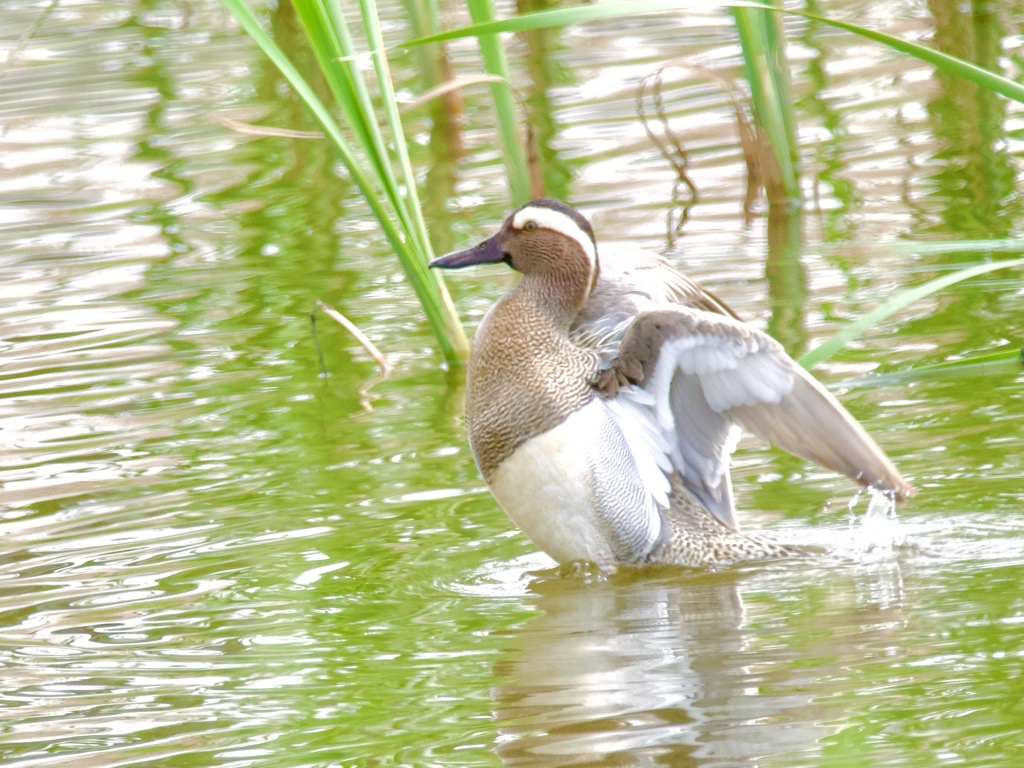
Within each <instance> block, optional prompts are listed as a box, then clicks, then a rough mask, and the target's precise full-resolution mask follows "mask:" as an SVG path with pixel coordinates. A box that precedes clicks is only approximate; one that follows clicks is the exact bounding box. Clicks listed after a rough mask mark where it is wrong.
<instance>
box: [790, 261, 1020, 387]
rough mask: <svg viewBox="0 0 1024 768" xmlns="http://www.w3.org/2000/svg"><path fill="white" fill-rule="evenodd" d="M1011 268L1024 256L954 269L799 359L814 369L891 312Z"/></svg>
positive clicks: (873, 312)
mask: <svg viewBox="0 0 1024 768" xmlns="http://www.w3.org/2000/svg"><path fill="white" fill-rule="evenodd" d="M1010 267H1024V258H1020V259H1007V260H1006V261H997V262H993V263H990V264H978V265H976V266H973V267H967V268H966V269H960V270H957V271H956V272H951V273H950V274H948V275H943V276H942V277H937V278H935V279H934V280H929V281H928V282H927V283H923V284H921V285H918V286H915V287H913V288H909V289H907V290H905V291H903V292H902V293H900V294H898V295H896V296H894V297H893V298H891V299H889V301H887V302H885V304H882V305H881V306H879V307H876V308H875V309H873V310H871V311H870V312H868V313H867V314H866V315H864V316H863V317H860V318H858V319H857V320H855V321H853V322H852V323H850V324H849V325H847V326H846V327H845V328H843V329H842V330H841V331H839V332H838V333H837V334H835V335H834V336H832V337H831V338H830V339H829V340H828V341H826V342H824V343H823V344H821V345H820V346H818V347H815V348H814V349H812V350H811V351H810V352H808V353H807V354H806V355H804V356H803V357H801V358H800V359H799V360H798V361H797V362H798V363H800V365H802V366H803V367H804V368H806V369H808V370H810V369H811V368H813V367H814V366H816V365H817V364H818V363H821V362H824V361H825V360H828V359H829V358H830V357H832V356H833V355H834V354H835V353H836V352H838V351H839V350H840V349H842V348H843V347H845V346H846V345H847V344H848V343H849V342H850V341H852V340H853V339H855V338H857V337H858V336H860V335H861V334H863V333H864V332H865V331H868V330H870V329H871V328H874V327H875V326H876V325H878V324H879V323H881V322H882V321H883V320H885V319H886V318H887V317H889V315H892V314H893V313H895V312H899V311H900V310H902V309H906V308H907V307H909V306H910V305H911V304H913V303H915V302H917V301H920V300H921V299H923V298H925V297H927V296H931V295H932V294H933V293H937V292H938V291H941V290H942V289H943V288H948V287H949V286H951V285H955V284H956V283H959V282H962V281H964V280H969V279H971V278H972V277H977V276H978V275H984V274H986V273H988V272H994V271H995V270H997V269H1009V268H1010Z"/></svg>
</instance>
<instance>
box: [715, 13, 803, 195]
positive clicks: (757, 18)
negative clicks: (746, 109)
mask: <svg viewBox="0 0 1024 768" xmlns="http://www.w3.org/2000/svg"><path fill="white" fill-rule="evenodd" d="M732 12H733V19H734V20H735V22H736V30H737V32H738V33H739V37H740V46H741V49H742V51H743V64H744V70H745V72H746V75H747V82H749V83H750V98H751V102H752V103H753V106H754V113H755V114H756V115H757V122H758V124H759V125H760V126H761V128H762V130H764V132H765V134H766V135H767V137H768V141H769V143H770V144H771V146H772V150H773V152H774V155H775V160H776V163H777V164H778V169H779V176H780V181H781V183H782V191H783V193H784V194H785V196H786V199H787V200H788V201H789V204H790V205H793V206H796V205H799V204H800V197H801V195H800V182H799V180H798V178H797V160H798V158H799V154H800V153H799V146H798V144H797V138H796V130H795V126H794V121H793V118H792V103H793V97H792V95H791V94H790V88H789V69H788V67H787V65H786V62H785V53H784V49H782V46H783V45H784V42H783V38H782V36H781V35H780V34H778V33H777V31H774V28H776V26H777V25H778V16H776V15H773V14H772V15H770V14H771V11H770V9H767V8H746V7H744V8H733V9H732ZM774 194H775V193H774V192H773V190H771V189H769V190H768V198H769V201H770V202H774V201H773V197H774Z"/></svg>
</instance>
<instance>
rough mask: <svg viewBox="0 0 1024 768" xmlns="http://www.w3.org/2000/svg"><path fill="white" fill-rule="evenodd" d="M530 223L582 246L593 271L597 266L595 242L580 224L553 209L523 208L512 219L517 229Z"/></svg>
mask: <svg viewBox="0 0 1024 768" xmlns="http://www.w3.org/2000/svg"><path fill="white" fill-rule="evenodd" d="M528 221H535V222H537V226H538V227H545V228H546V229H551V230H554V231H555V232H559V233H561V234H563V235H565V236H566V237H569V238H572V239H573V240H575V241H576V242H577V243H579V244H580V248H582V249H583V252H584V253H585V254H587V258H588V259H589V260H590V264H591V267H590V268H591V270H593V268H594V266H596V265H597V249H595V248H594V241H593V240H591V239H590V235H588V234H587V233H586V232H584V231H583V230H582V229H580V225H579V224H577V223H576V222H575V221H573V220H572V219H570V218H569V217H568V216H566V215H565V214H564V213H562V212H561V211H556V210H554V209H552V208H541V207H539V206H529V207H527V208H523V210H521V211H519V212H518V213H517V214H516V215H515V218H513V219H512V226H513V227H514V228H515V229H522V228H523V226H524V225H525V224H526V222H528Z"/></svg>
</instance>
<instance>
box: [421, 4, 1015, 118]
mask: <svg viewBox="0 0 1024 768" xmlns="http://www.w3.org/2000/svg"><path fill="white" fill-rule="evenodd" d="M713 7H719V8H770V9H771V10H773V11H775V12H777V13H787V14H791V15H793V16H801V17H803V18H805V19H813V20H815V21H819V22H821V23H823V24H829V25H831V26H834V27H838V28H839V29H844V30H846V31H847V32H852V33H854V34H856V35H861V36H862V37H866V38H868V39H870V40H874V41H876V42H879V43H882V44H883V45H887V46H889V47H890V48H892V49H894V50H897V51H901V52H902V53H906V54H909V55H910V56H913V57H915V58H918V59H921V60H922V61H925V62H928V63H929V64H933V65H934V66H936V67H938V68H939V69H942V70H944V71H946V72H951V73H953V74H955V75H960V76H961V77H964V78H966V79H967V80H970V81H971V82H973V83H976V84H977V85H980V86H982V87H983V88H988V89H989V90H991V91H994V92H996V93H999V94H1002V95H1003V96H1006V97H1007V98H1008V99H1013V100H1014V101H1019V102H1022V103H1024V85H1021V84H1019V83H1015V82H1014V81H1013V80H1010V79H1009V78H1006V77H1003V76H1001V75H997V74H996V73H995V72H991V71H989V70H987V69H984V68H982V67H979V66H977V65H975V64H971V63H970V62H968V61H964V60H963V59H958V58H956V57H955V56H950V55H949V54H945V53H941V52H939V51H936V50H934V49H932V48H928V47H926V46H923V45H918V44H917V43H912V42H910V41H909V40H901V39H900V38H898V37H893V36H892V35H887V34H885V33H884V32H876V31H875V30H871V29H867V28H866V27H861V26H859V25H857V24H850V23H849V22H845V21H839V20H837V19H830V18H828V17H825V16H819V15H818V14H815V13H809V12H807V11H799V10H795V9H790V8H777V7H774V6H765V5H763V4H761V3H755V2H739V1H737V0H733V1H732V2H729V1H726V2H718V3H709V2H706V0H631V2H609V3H601V4H599V5H585V6H580V7H576V8H559V9H556V10H553V11H538V12H536V13H527V14H523V15H522V16H513V17H512V18H509V19H501V20H498V21H490V22H484V23H481V24H473V25H472V26H469V27H463V28H462V29H454V30H450V31H448V32H442V33H440V34H437V35H430V36H428V37H421V38H419V39H417V40H411V41H409V42H408V43H406V45H420V44H422V43H432V42H439V41H442V40H454V39H456V38H460V37H474V36H480V35H496V34H499V33H501V32H525V31H527V30H530V29H547V28H548V27H566V26H570V25H572V24H582V23H584V22H588V21H598V20H601V19H614V18H619V17H622V16H638V15H641V14H648V13H659V12H664V11H673V10H680V9H683V8H687V9H690V10H694V11H702V12H706V11H707V10H708V9H709V8H713Z"/></svg>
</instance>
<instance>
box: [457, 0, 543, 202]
mask: <svg viewBox="0 0 1024 768" xmlns="http://www.w3.org/2000/svg"><path fill="white" fill-rule="evenodd" d="M466 7H467V8H468V9H469V15H470V18H471V19H472V20H473V21H474V23H476V24H485V23H487V22H490V21H491V20H492V19H494V5H493V3H492V2H491V0H466ZM477 37H478V43H479V45H480V54H481V56H483V60H484V69H485V70H486V72H487V74H489V75H494V76H496V77H500V78H501V79H502V80H503V81H504V82H503V83H492V84H491V85H490V89H491V100H492V101H493V102H494V111H495V113H496V115H497V118H498V134H499V135H500V136H501V154H502V157H503V158H504V160H505V170H506V173H507V174H508V185H509V190H510V192H511V195H512V202H513V203H514V204H515V205H520V204H521V203H525V202H527V201H529V199H530V171H529V169H528V168H527V165H526V153H525V152H524V150H523V141H522V139H521V133H520V130H519V119H518V112H517V110H516V101H515V98H514V96H513V94H512V89H511V85H510V83H511V82H512V80H511V78H510V77H509V71H508V60H507V58H506V56H505V48H504V46H503V45H502V43H501V40H500V39H499V38H498V36H497V35H487V34H481V35H478V36H477Z"/></svg>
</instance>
